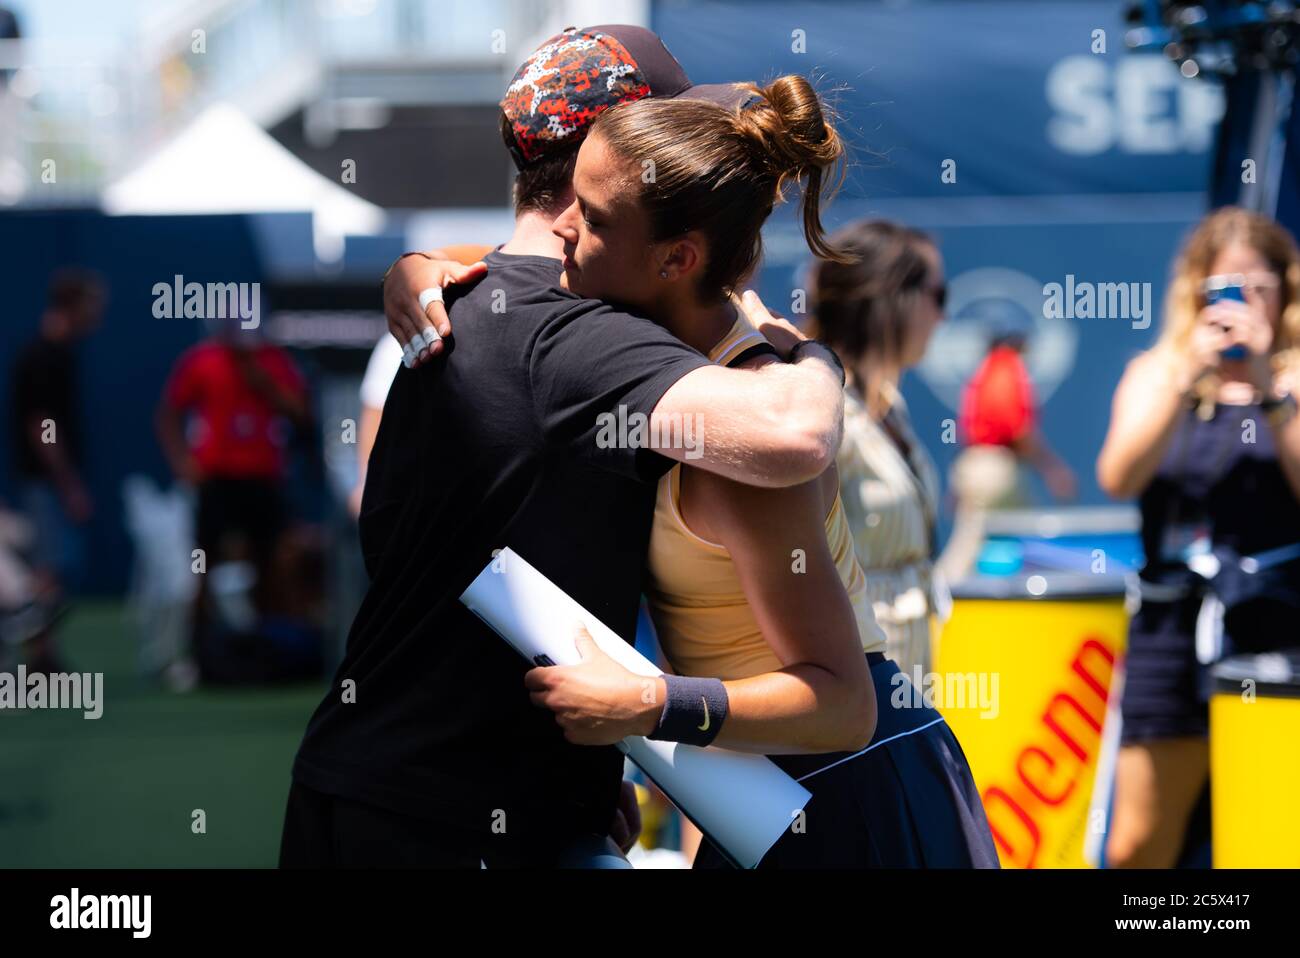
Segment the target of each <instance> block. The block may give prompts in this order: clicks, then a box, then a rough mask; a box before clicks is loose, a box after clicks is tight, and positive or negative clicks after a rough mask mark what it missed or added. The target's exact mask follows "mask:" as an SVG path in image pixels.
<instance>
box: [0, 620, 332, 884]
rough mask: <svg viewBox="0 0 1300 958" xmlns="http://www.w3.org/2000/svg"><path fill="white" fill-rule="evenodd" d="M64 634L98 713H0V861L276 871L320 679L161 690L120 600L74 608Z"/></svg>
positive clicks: (7, 863) (30, 865)
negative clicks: (98, 678)
mask: <svg viewBox="0 0 1300 958" xmlns="http://www.w3.org/2000/svg"><path fill="white" fill-rule="evenodd" d="M62 638H63V641H62V649H63V652H64V657H65V659H66V660H67V662H68V668H69V669H73V670H76V671H80V672H103V673H104V680H103V681H104V684H103V703H104V704H103V715H102V716H101V717H100V718H99V719H93V720H87V719H85V718H83V716H82V713H81V712H79V711H60V710H42V711H10V710H0V867H7V868H12V867H20V868H49V867H58V868H114V867H117V868H138V867H164V868H168V867H204V868H225V867H273V866H274V865H275V862H276V857H277V854H278V849H279V840H280V825H281V822H282V820H283V815H284V802H285V798H286V797H287V795H288V791H289V768H290V764H291V763H292V761H293V755H294V752H295V750H296V749H297V747H298V743H299V741H300V740H301V738H302V733H303V730H304V729H305V728H306V725H307V719H308V718H309V717H310V715H311V713H312V710H313V709H314V708H315V707H316V704H317V703H318V702H319V701H320V697H321V695H322V694H323V692H324V687H325V686H324V683H323V682H322V683H319V684H310V685H295V686H290V687H282V688H274V689H253V690H239V691H195V692H191V693H188V694H176V693H171V692H166V691H162V690H161V689H159V688H157V687H156V686H153V685H151V684H150V683H148V682H146V681H145V680H144V679H142V678H141V677H139V676H138V675H137V674H136V671H135V653H136V639H135V632H134V630H133V628H132V624H131V622H130V620H129V618H128V617H127V613H126V611H125V609H124V608H123V607H122V606H121V605H119V604H108V603H100V604H85V605H82V606H80V607H79V608H78V609H77V610H75V611H74V612H73V613H72V614H71V615H70V616H69V617H68V619H66V620H65V622H64V624H63V626H62ZM196 809H202V810H203V812H204V813H205V814H206V829H207V830H206V834H195V832H194V830H193V828H192V822H193V821H194V818H193V815H194V812H195V810H196Z"/></svg>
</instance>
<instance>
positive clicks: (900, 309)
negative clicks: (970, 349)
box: [813, 220, 946, 675]
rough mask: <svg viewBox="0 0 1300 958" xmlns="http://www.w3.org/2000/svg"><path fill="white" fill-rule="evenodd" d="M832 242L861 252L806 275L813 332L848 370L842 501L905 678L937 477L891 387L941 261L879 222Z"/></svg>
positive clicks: (920, 624)
mask: <svg viewBox="0 0 1300 958" xmlns="http://www.w3.org/2000/svg"><path fill="white" fill-rule="evenodd" d="M832 242H833V243H835V244H836V246H837V247H838V248H841V249H846V250H849V251H850V252H852V253H854V254H856V255H857V256H858V257H859V261H858V262H856V263H853V264H851V265H843V264H839V263H833V262H830V261H828V260H823V261H820V262H819V263H818V264H817V267H816V271H815V273H814V282H813V303H814V314H815V317H816V329H817V334H816V335H817V336H818V338H820V339H823V340H826V341H827V342H829V343H830V344H831V346H833V347H834V348H835V350H836V352H838V353H839V354H840V357H841V358H842V359H843V361H844V365H845V368H846V370H847V372H848V384H847V386H846V389H845V395H844V441H843V442H842V443H841V444H840V452H839V457H838V460H837V465H838V468H839V474H840V495H841V497H842V498H843V500H844V511H845V512H846V513H847V514H848V518H849V525H850V527H851V528H852V530H853V537H854V544H855V548H856V552H857V556H858V561H859V562H860V563H861V564H862V568H863V570H864V571H865V572H866V575H867V589H868V592H869V595H870V597H871V602H872V606H873V608H874V610H875V613H876V621H877V622H879V623H880V627H881V628H882V629H884V630H885V635H886V639H887V645H886V654H887V655H888V656H889V657H890V658H891V659H893V660H894V661H895V662H897V663H898V666H899V668H901V669H902V670H903V671H904V672H905V673H907V674H908V675H911V674H912V667H913V666H915V665H919V666H920V667H921V670H922V672H928V671H929V670H930V616H931V614H932V613H934V612H935V611H936V609H937V607H941V606H942V605H943V604H944V603H943V601H942V600H941V599H940V600H936V597H935V592H934V590H935V588H936V586H937V587H938V588H939V589H940V590H942V589H943V585H942V583H935V582H934V580H933V570H932V566H931V560H932V559H933V556H934V550H935V517H936V513H937V508H938V498H939V479H938V473H937V470H936V469H935V465H934V461H933V460H932V459H931V458H930V456H929V454H928V453H927V452H926V451H925V447H924V446H922V445H921V443H920V442H919V441H918V440H917V438H916V434H915V433H914V432H913V430H912V423H911V419H910V417H909V416H908V412H907V404H906V403H905V402H904V401H903V397H902V395H901V394H900V393H899V391H898V383H899V379H900V378H901V377H902V375H903V373H904V372H905V371H906V370H908V369H910V368H911V367H912V366H915V365H916V364H917V363H918V362H920V361H921V357H922V356H924V355H925V349H926V346H927V344H928V343H929V341H930V335H931V333H932V332H933V331H934V328H935V326H937V325H938V324H939V323H940V322H942V321H943V307H944V300H945V291H946V287H945V285H944V271H943V259H942V258H941V257H940V256H939V251H938V249H936V248H935V245H934V243H933V242H932V241H931V240H930V239H929V237H927V236H926V235H925V234H924V233H921V232H918V231H917V230H913V229H908V228H907V227H905V226H901V225H899V224H897V223H891V222H887V221H884V220H866V221H862V222H859V223H855V224H853V225H851V226H849V227H847V228H845V229H844V230H841V231H840V232H839V233H837V234H836V235H835V236H834V237H833V238H832Z"/></svg>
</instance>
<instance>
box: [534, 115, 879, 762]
mask: <svg viewBox="0 0 1300 958" xmlns="http://www.w3.org/2000/svg"><path fill="white" fill-rule="evenodd" d="M639 171H640V165H639V164H636V163H635V162H632V161H629V160H627V159H626V158H623V157H620V156H618V155H616V154H614V153H613V152H612V151H611V150H610V149H609V148H608V147H607V145H606V144H605V143H604V141H603V140H602V138H601V137H600V135H599V133H598V132H593V133H592V135H591V136H589V137H588V139H587V140H586V142H585V143H584V144H583V146H582V148H581V151H580V152H579V155H578V164H577V168H576V170H575V173H574V192H575V196H576V198H575V202H574V204H573V205H572V206H571V207H569V209H568V210H566V211H565V213H564V214H563V215H561V216H560V218H559V219H557V220H556V222H555V232H556V235H558V236H560V237H561V238H562V239H563V240H564V241H565V258H564V268H565V282H566V284H567V285H568V286H569V288H570V289H573V290H575V291H577V292H580V293H581V294H582V295H584V296H593V297H596V298H602V299H610V300H615V301H618V302H622V303H627V304H629V305H632V306H634V307H635V308H636V309H638V310H639V311H641V312H642V313H644V314H645V315H647V316H649V317H651V318H653V319H656V320H657V321H659V322H661V323H662V324H663V325H665V326H666V327H667V328H668V329H670V330H671V331H672V332H673V334H674V335H676V336H677V337H678V338H680V339H682V340H683V341H684V342H686V343H688V344H690V345H692V346H694V347H696V348H697V349H700V350H701V351H707V350H708V349H709V348H711V347H712V346H713V345H714V344H715V343H717V342H718V340H720V339H721V338H722V337H723V336H724V335H725V334H726V332H727V331H728V330H729V329H730V328H731V325H732V323H733V321H734V318H735V316H734V313H733V311H732V307H731V305H730V304H728V303H725V302H724V303H704V302H701V301H700V300H699V298H698V296H697V292H696V283H695V280H696V278H697V277H698V276H699V275H700V271H701V270H702V268H703V265H704V263H705V261H706V258H707V256H708V249H707V246H706V244H705V242H704V241H703V238H702V237H701V235H700V234H698V233H696V232H688V233H686V234H683V235H681V236H678V237H676V238H674V239H671V240H667V241H662V242H653V241H652V240H651V233H650V225H649V219H648V217H647V216H646V214H645V213H644V211H643V210H642V209H641V208H640V206H639V205H638V203H637V201H636V199H635V197H636V195H637V194H636V191H635V189H634V188H633V186H632V183H633V180H632V178H633V177H635V176H636V175H637V174H638V173H639ZM755 302H756V300H754V299H749V298H747V299H746V300H745V302H744V303H743V304H742V305H743V306H744V307H745V308H747V309H748V308H752V305H753V303H755ZM682 476H683V511H684V514H685V515H684V518H685V519H686V521H687V523H688V524H689V525H690V527H691V529H692V531H694V532H695V533H696V534H698V535H701V536H703V537H704V538H707V539H709V540H711V541H714V542H717V543H719V544H721V545H723V546H725V547H726V548H727V549H728V551H729V552H730V554H731V557H732V560H733V561H734V563H735V567H736V570H737V572H738V574H739V577H740V580H741V584H742V586H743V588H744V591H745V595H746V598H747V599H748V601H749V604H750V606H751V608H752V609H753V611H754V615H755V618H756V619H757V621H758V624H759V626H760V627H761V629H762V631H763V635H764V636H765V638H766V639H767V641H768V642H769V644H770V645H771V647H772V649H773V651H774V653H775V654H776V656H777V658H778V659H779V660H780V662H781V664H782V668H781V669H780V670H778V671H774V672H768V673H764V674H762V675H756V676H752V677H749V678H745V679H740V680H735V681H728V682H725V683H724V684H725V686H726V690H727V695H728V699H729V714H728V717H727V720H726V723H725V724H724V725H723V727H722V730H721V732H720V733H719V735H718V737H717V738H716V739H715V740H714V741H715V744H717V745H721V746H725V747H727V748H733V749H739V750H745V751H754V752H762V753H768V754H777V753H796V752H826V751H839V750H856V749H859V748H862V747H864V746H865V745H866V744H867V743H868V742H869V741H870V740H871V737H872V734H873V733H874V730H875V720H876V700H875V692H874V689H873V686H872V684H871V677H870V672H869V669H868V667H867V664H866V659H865V657H864V656H863V654H862V647H861V639H860V637H859V634H858V628H857V622H856V619H855V617H854V614H853V608H852V605H851V604H850V602H849V598H848V595H847V593H846V592H845V590H844V587H843V585H842V583H841V582H840V579H839V575H838V573H837V572H836V569H835V564H834V562H833V560H832V557H831V554H830V549H829V547H828V546H827V543H826V531H825V520H826V515H827V513H828V512H829V511H830V508H831V505H832V503H833V502H834V497H835V494H836V491H837V481H836V478H835V475H834V471H833V470H828V471H827V472H826V473H824V474H823V475H822V476H820V477H818V478H817V479H814V480H812V481H810V482H805V483H803V484H801V485H797V486H792V487H789V488H784V489H759V488H755V487H752V486H743V485H741V484H739V483H736V482H733V481H731V480H728V479H723V478H720V477H718V476H715V475H712V474H709V473H705V472H703V471H702V470H699V469H694V468H690V467H683V473H682ZM796 549H802V550H803V552H804V554H805V556H806V562H807V566H806V571H805V572H802V573H796V572H794V571H792V566H793V560H792V553H793V552H794V550H796ZM577 644H578V649H579V651H580V652H581V654H582V659H583V660H582V662H581V664H579V665H575V666H553V667H548V668H536V669H533V670H531V671H530V672H528V674H527V676H526V677H525V681H526V684H527V686H528V688H529V689H530V691H531V696H532V699H533V701H534V702H535V703H536V704H538V705H542V706H545V707H547V708H549V709H551V710H552V711H554V712H555V713H556V720H557V721H558V722H559V724H560V725H561V726H562V727H563V728H564V732H565V737H566V738H567V739H568V740H569V741H572V742H575V743H578V744H586V745H608V744H612V743H614V742H618V741H619V740H621V739H623V738H625V737H626V736H628V735H633V734H639V735H646V734H648V733H650V732H651V731H653V729H654V727H655V724H656V722H657V720H658V718H659V715H660V713H661V712H662V709H663V701H664V692H665V689H664V682H663V680H662V679H654V680H650V679H646V678H645V677H643V676H637V675H633V674H632V673H630V672H628V671H626V670H625V669H623V668H622V667H621V666H620V665H618V664H617V663H615V662H614V661H613V660H612V659H610V658H609V657H608V656H606V655H604V653H602V652H601V651H600V650H599V649H598V648H596V646H595V645H594V643H592V641H591V639H590V637H589V636H587V635H586V634H585V632H584V633H580V634H579V636H578V639H577ZM647 683H650V684H649V685H647ZM647 693H649V694H647Z"/></svg>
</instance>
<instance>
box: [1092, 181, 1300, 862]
mask: <svg viewBox="0 0 1300 958" xmlns="http://www.w3.org/2000/svg"><path fill="white" fill-rule="evenodd" d="M1233 296H1239V297H1240V298H1239V299H1237V300H1236V301H1233V299H1232V298H1231V297H1233ZM1216 300H1217V301H1216ZM1298 346H1300V253H1298V252H1297V250H1296V245H1295V242H1294V241H1293V240H1292V238H1291V235H1290V234H1289V233H1288V232H1287V231H1286V230H1284V229H1283V228H1282V227H1280V226H1278V225H1277V224H1276V223H1273V222H1272V221H1271V220H1268V219H1266V218H1265V217H1263V216H1260V215H1259V214H1257V213H1253V212H1248V211H1246V210H1241V209H1235V208H1231V207H1229V208H1226V209H1222V210H1218V211H1216V212H1214V213H1212V214H1210V215H1209V216H1208V217H1207V218H1206V219H1204V220H1203V221H1202V222H1201V224H1200V225H1199V226H1198V227H1197V228H1196V230H1195V231H1194V232H1193V233H1192V235H1191V237H1190V238H1189V239H1188V241H1187V243H1186V245H1185V246H1184V248H1183V250H1182V252H1181V253H1180V255H1179V258H1178V260H1177V263H1176V265H1175V271H1174V279H1173V284H1172V286H1171V288H1170V291H1169V295H1168V298H1167V307H1166V315H1165V321H1164V328H1163V329H1162V331H1161V335H1160V338H1159V340H1158V341H1157V342H1156V345H1155V346H1154V347H1153V348H1152V349H1150V350H1148V351H1147V352H1145V353H1142V354H1141V355H1139V356H1137V357H1136V358H1134V359H1133V360H1132V361H1131V362H1130V363H1129V365H1128V368H1127V369H1125V371H1124V376H1123V378H1122V379H1121V380H1120V383H1119V386H1118V387H1117V389H1116V391H1115V397H1114V402H1113V404H1112V409H1111V421H1110V430H1109V432H1108V433H1107V435H1106V441H1105V444H1104V446H1103V447H1102V450H1101V453H1100V455H1099V456H1098V457H1097V480H1098V482H1099V483H1100V484H1101V487H1102V489H1104V490H1105V491H1106V492H1107V493H1109V494H1110V495H1112V496H1115V497H1117V498H1129V497H1131V496H1136V497H1137V500H1138V508H1139V511H1140V513H1141V516H1142V544H1143V550H1144V552H1145V555H1146V560H1145V565H1144V566H1143V568H1142V571H1141V573H1140V576H1139V580H1138V584H1139V587H1140V589H1139V592H1140V600H1141V601H1140V604H1139V605H1138V608H1137V609H1136V611H1135V612H1134V613H1133V614H1132V616H1131V618H1130V621H1129V636H1128V649H1127V653H1126V666H1125V680H1124V692H1123V698H1122V700H1121V708H1120V712H1121V718H1122V725H1121V729H1122V731H1121V736H1120V752H1119V761H1118V764H1117V767H1116V778H1115V800H1114V817H1113V821H1112V823H1111V827H1110V832H1109V836H1108V840H1107V863H1108V864H1110V865H1112V866H1130V867H1145V868H1167V867H1170V866H1172V865H1175V864H1177V863H1179V862H1182V863H1185V864H1202V865H1206V866H1208V864H1209V862H1208V860H1206V858H1205V857H1204V856H1203V857H1202V858H1201V859H1200V860H1199V861H1198V860H1197V857H1196V854H1195V852H1196V850H1197V849H1198V848H1199V849H1204V847H1205V845H1206V843H1207V841H1208V837H1209V814H1208V805H1209V747H1208V742H1207V738H1206V736H1207V731H1208V724H1209V723H1208V706H1207V698H1208V696H1207V691H1208V681H1207V679H1208V667H1209V665H1210V664H1211V663H1212V662H1213V661H1214V660H1215V659H1216V658H1217V657H1219V656H1221V655H1222V654H1224V653H1225V652H1229V651H1239V652H1268V651H1275V650H1278V649H1280V648H1283V647H1286V646H1294V645H1296V644H1297V640H1296V631H1295V626H1294V623H1295V622H1296V621H1297V616H1298V615H1300V562H1297V559H1298V558H1300V421H1298V420H1297V417H1296V415H1295V413H1296V401H1295V398H1294V393H1293V391H1292V390H1293V389H1294V388H1295V386H1296V383H1297V380H1296V373H1297V371H1298V369H1297V358H1296V350H1297V347H1298Z"/></svg>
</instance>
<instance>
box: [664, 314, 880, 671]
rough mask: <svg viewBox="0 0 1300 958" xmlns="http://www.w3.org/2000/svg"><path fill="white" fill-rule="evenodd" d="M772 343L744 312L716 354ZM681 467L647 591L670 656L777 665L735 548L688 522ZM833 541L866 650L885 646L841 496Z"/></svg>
mask: <svg viewBox="0 0 1300 958" xmlns="http://www.w3.org/2000/svg"><path fill="white" fill-rule="evenodd" d="M765 342H766V340H765V339H764V338H763V336H762V334H760V333H759V332H758V331H757V330H755V329H754V328H753V327H752V326H750V325H749V324H748V322H747V321H746V320H745V319H744V317H741V318H740V319H738V320H737V321H736V324H735V325H734V326H732V328H731V331H730V332H729V333H727V335H726V336H725V337H724V338H723V339H722V341H721V342H719V343H718V344H717V345H716V346H714V347H713V349H712V350H710V351H709V359H710V360H712V361H713V362H715V363H720V364H723V365H725V364H727V363H730V362H732V361H733V360H734V359H735V358H736V357H737V356H739V355H740V354H741V353H743V352H745V351H746V350H748V349H750V348H752V347H753V346H755V345H757V344H759V343H765ZM681 473H682V467H681V466H674V467H673V468H672V470H671V471H669V473H668V474H667V475H666V476H664V477H663V479H661V480H660V481H659V489H658V497H657V500H656V502H655V517H654V526H653V530H652V532H651V536H650V554H649V568H650V584H649V587H648V589H647V594H646V597H647V599H648V600H649V604H650V614H651V617H652V618H653V620H654V624H655V631H656V633H657V634H658V637H659V644H660V646H661V647H662V648H663V650H664V655H665V656H667V658H668V661H669V662H671V663H672V666H673V670H674V671H675V672H677V673H678V674H679V675H701V676H713V677H716V678H720V679H739V678H745V677H747V676H750V675H758V674H760V673H763V672H774V671H776V670H778V669H780V668H781V661H780V660H779V659H778V658H777V657H776V654H775V653H774V652H773V651H772V648H771V646H769V645H768V644H767V641H766V640H765V639H764V638H763V633H762V631H761V630H760V629H759V627H758V623H757V622H756V621H755V620H754V615H753V612H752V611H751V610H750V608H749V602H748V601H747V600H746V598H745V592H744V589H742V588H741V585H740V579H739V577H738V576H737V575H736V568H735V566H734V564H733V563H732V561H731V556H730V554H728V552H727V550H726V548H725V547H723V546H721V545H719V544H717V543H714V542H709V541H708V540H706V539H702V538H701V537H699V536H697V535H696V534H695V533H694V532H692V531H691V530H690V529H689V528H688V527H687V526H686V524H685V522H683V521H682V514H681V508H680V503H681ZM826 542H827V544H828V545H829V546H830V549H831V555H832V557H833V558H834V560H835V567H836V569H838V570H839V574H840V581H841V582H843V583H844V588H845V590H846V591H847V592H848V594H849V599H850V601H851V602H852V604H853V612H854V616H855V617H856V619H857V623H858V635H859V636H860V637H861V639H862V649H863V651H864V652H883V651H884V649H885V635H884V632H882V631H881V629H880V626H879V625H877V624H876V618H875V615H874V613H873V612H872V610H871V604H870V602H869V601H868V597H867V582H866V577H865V576H864V575H863V573H862V567H861V566H860V565H859V564H858V560H857V557H856V555H855V554H854V549H853V536H852V534H851V532H850V530H849V525H848V520H847V518H846V516H845V512H844V506H843V504H842V503H841V502H840V497H839V496H838V495H836V497H835V504H834V505H833V506H832V507H831V511H830V514H829V515H828V516H827V517H826ZM791 561H794V560H793V559H792V560H791Z"/></svg>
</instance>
